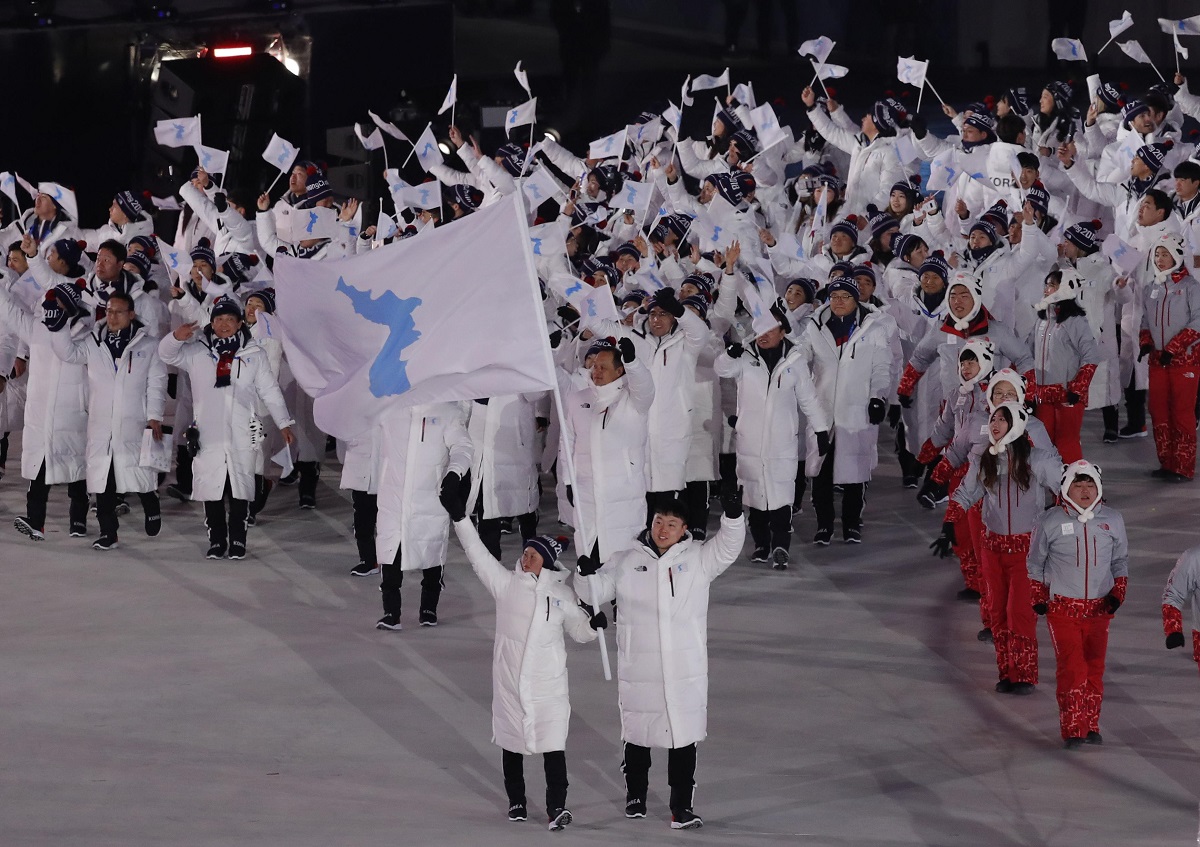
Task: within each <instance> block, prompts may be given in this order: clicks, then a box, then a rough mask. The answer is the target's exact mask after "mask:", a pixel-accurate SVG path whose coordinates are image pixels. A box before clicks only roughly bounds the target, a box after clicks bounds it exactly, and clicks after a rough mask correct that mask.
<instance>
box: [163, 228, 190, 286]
mask: <svg viewBox="0 0 1200 847" xmlns="http://www.w3.org/2000/svg"><path fill="white" fill-rule="evenodd" d="M158 255H159V257H160V258H161V259H162V263H163V266H164V267H165V268H166V269H167V275H168V276H170V277H173V278H174V279H175V280H176V281H178V280H180V279H186V278H187V277H188V276H189V275H190V274H191V272H192V257H191V255H190V254H189V253H188V251H186V250H184V249H183V248H178V249H177V248H176V247H175V245H174V244H172V243H171V242H169V241H164V240H163V239H161V238H159V239H158Z"/></svg>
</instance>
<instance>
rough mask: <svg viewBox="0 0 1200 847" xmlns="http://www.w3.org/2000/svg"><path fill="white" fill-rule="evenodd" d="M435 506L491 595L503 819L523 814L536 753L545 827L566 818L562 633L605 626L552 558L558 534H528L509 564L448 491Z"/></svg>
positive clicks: (574, 634)
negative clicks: (528, 759) (529, 763)
mask: <svg viewBox="0 0 1200 847" xmlns="http://www.w3.org/2000/svg"><path fill="white" fill-rule="evenodd" d="M442 505H444V506H445V507H446V511H447V512H448V513H449V514H450V519H451V520H452V521H453V522H454V532H455V534H456V535H457V536H458V540H459V543H461V544H462V546H463V551H464V552H465V553H466V554H467V561H469V562H470V563H471V568H472V569H473V570H474V571H475V575H476V576H478V577H479V581H480V582H482V583H483V587H484V588H486V589H487V592H488V594H490V595H492V599H493V600H495V601H496V638H495V643H494V646H493V648H492V743H493V744H495V745H496V746H498V747H499V748H500V749H501V750H502V751H503V767H504V790H505V792H506V793H507V794H508V819H509V820H510V821H523V820H525V819H526V817H527V816H528V809H527V806H526V801H525V767H524V762H523V757H524V756H528V755H534V754H537V753H541V754H542V762H543V764H544V766H545V771H546V816H547V819H548V820H549V822H550V829H551V830H552V831H554V830H560V829H562V828H563V827H564V826H566V825H567V824H569V823H570V822H571V812H570V811H569V810H568V809H567V808H566V805H567V756H566V746H567V729H568V726H569V724H570V720H571V700H570V696H569V694H568V687H567V652H566V647H565V644H564V638H563V635H564V633H565V634H569V635H570V636H571V638H573V639H574V640H575V641H578V642H579V643H581V644H583V643H585V642H588V641H594V640H595V638H596V632H595V629H599V628H601V627H604V626H607V620H606V618H605V616H604V613H603V612H601V613H599V614H597V615H593V614H592V610H591V609H589V608H586V607H584V606H583V604H582V603H580V602H579V598H578V597H576V596H575V592H574V591H572V590H571V589H570V588H568V587H567V585H566V582H565V579H566V572H564V571H563V570H562V568H561V567H560V566H559V563H558V557H559V556H560V555H562V553H563V551H564V550H565V549H566V545H567V544H568V543H569V542H568V540H567V539H566V538H554V537H551V536H549V535H539V536H534V537H533V538H528V539H526V541H525V547H524V549H523V550H522V552H521V558H520V559H519V560H518V562H517V564H516V567H514V568H512V569H511V570H510V569H509V568H506V567H504V566H503V565H502V564H500V562H498V561H497V560H496V558H495V557H494V556H492V555H491V553H489V552H488V549H487V547H486V546H485V545H484V543H483V541H482V540H480V538H479V535H478V534H477V533H476V532H475V528H474V527H473V526H471V522H470V521H469V520H468V519H467V509H466V505H467V504H466V500H465V499H464V498H462V497H460V496H456V495H455V494H453V493H451V494H449V496H447V497H446V498H445V499H444V500H443V503H442Z"/></svg>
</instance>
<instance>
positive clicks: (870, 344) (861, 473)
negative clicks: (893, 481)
mask: <svg viewBox="0 0 1200 847" xmlns="http://www.w3.org/2000/svg"><path fill="white" fill-rule="evenodd" d="M859 308H860V310H863V311H865V313H866V316H865V317H863V318H861V321H862V322H861V323H860V324H859V325H858V328H857V329H855V331H854V333H853V334H852V335H851V336H850V338H849V340H847V341H846V342H845V343H844V344H842V346H841V347H838V346H837V344H836V342H835V341H834V338H833V333H831V332H830V331H829V330H828V329H826V328H825V322H826V320H827V319H828V317H829V314H830V313H829V306H828V305H826V306H822V307H821V308H820V309H818V310H817V311H816V312H814V313H813V316H812V317H811V318H809V324H808V326H806V327H805V328H804V335H803V336H801V338H800V345H799V348H800V351H801V355H802V356H803V357H804V359H805V360H806V361H808V362H809V363H810V364H811V366H812V373H813V382H814V383H815V384H816V387H817V394H818V395H819V396H820V398H821V405H822V407H824V409H825V411H826V414H829V415H831V416H832V418H833V431H832V432H831V433H830V438H831V439H832V440H833V444H834V448H833V482H834V484H836V485H847V484H854V483H859V482H867V481H868V480H870V479H871V472H872V471H873V470H874V469H875V466H876V465H877V464H879V426H878V424H871V423H870V422H869V420H868V419H867V404H868V403H870V401H871V399H872V398H878V399H880V400H882V401H884V403H887V398H888V395H889V393H890V392H891V391H892V386H894V385H895V383H896V380H895V378H894V377H895V366H896V364H897V362H896V361H895V358H894V356H893V355H892V345H891V334H892V332H893V331H894V330H895V323H894V322H893V321H891V319H890V318H889V317H888V316H887V315H885V314H884V313H882V312H880V311H878V310H876V309H874V308H873V307H871V306H868V305H866V304H863V305H861V306H860V307H859ZM860 314H861V312H860ZM808 431H809V439H808V440H809V445H808V463H807V464H806V465H805V466H804V472H805V473H806V474H808V475H809V476H816V475H817V474H818V473H820V470H821V462H820V461H818V459H819V457H818V455H817V440H816V434H815V433H816V430H814V428H813V426H812V421H811V418H810V420H809V428H808ZM826 458H828V457H826Z"/></svg>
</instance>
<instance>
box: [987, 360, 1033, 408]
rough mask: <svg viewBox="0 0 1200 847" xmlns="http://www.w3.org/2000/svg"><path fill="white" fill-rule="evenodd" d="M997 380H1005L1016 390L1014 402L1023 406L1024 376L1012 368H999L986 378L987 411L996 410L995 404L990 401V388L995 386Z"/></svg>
mask: <svg viewBox="0 0 1200 847" xmlns="http://www.w3.org/2000/svg"><path fill="white" fill-rule="evenodd" d="M997 382H1007V383H1008V384H1009V385H1011V386H1012V387H1013V388H1015V389H1016V390H1017V399H1016V400H1015V401H1014V402H1016V403H1018V404H1020V405H1021V406H1022V407H1024V406H1025V377H1023V376H1021V375H1020V374H1019V373H1017V372H1016V371H1014V370H1013V369H1012V368H1001V369H1000V370H998V371H996V372H995V373H994V374H992V378H991V379H990V380H988V391H987V401H988V412H989V413H990V412H994V411H996V406H997V404H996V403H993V402H992V389H993V388H995V387H996V383H997Z"/></svg>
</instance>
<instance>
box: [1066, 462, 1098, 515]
mask: <svg viewBox="0 0 1200 847" xmlns="http://www.w3.org/2000/svg"><path fill="white" fill-rule="evenodd" d="M1077 476H1086V477H1091V479H1092V481H1093V482H1095V483H1096V502H1095V503H1093V504H1092V505H1091V506H1090V507H1088V508H1087V509H1083V508H1081V507H1080V506H1079V504H1078V503H1076V502H1075V501H1074V500H1072V499H1071V498H1070V497H1069V496H1068V495H1067V492H1068V491H1069V490H1070V489H1071V483H1073V482H1074V481H1075V477H1077ZM1059 492H1060V493H1061V494H1062V498H1063V501H1064V502H1066V503H1067V504H1069V505H1070V506H1071V507H1072V508H1073V509H1075V511H1077V512H1079V522H1080V523H1087V522H1088V521H1090V520H1091V519H1092V518H1093V517H1094V516H1095V511H1096V507H1097V506H1099V505H1100V501H1101V500H1103V499H1104V483H1102V482H1101V481H1100V467H1099V466H1098V465H1093V464H1092V463H1091V462H1089V461H1088V460H1087V459H1080V460H1079V461H1078V462H1072V463H1071V464H1069V465H1067V466H1066V467H1065V468H1063V475H1062V487H1061V488H1060V489H1059Z"/></svg>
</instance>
